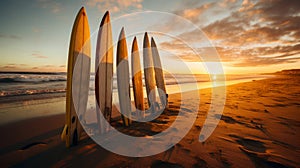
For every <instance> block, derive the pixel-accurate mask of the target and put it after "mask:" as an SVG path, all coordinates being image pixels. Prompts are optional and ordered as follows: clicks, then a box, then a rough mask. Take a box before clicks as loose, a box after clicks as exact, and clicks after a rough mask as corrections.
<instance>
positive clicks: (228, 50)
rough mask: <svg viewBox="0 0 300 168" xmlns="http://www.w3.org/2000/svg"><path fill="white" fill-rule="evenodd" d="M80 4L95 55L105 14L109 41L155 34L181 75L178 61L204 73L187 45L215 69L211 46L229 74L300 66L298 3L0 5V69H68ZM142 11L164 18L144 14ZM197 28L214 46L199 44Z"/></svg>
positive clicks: (146, 0) (7, 1) (167, 0)
mask: <svg viewBox="0 0 300 168" xmlns="http://www.w3.org/2000/svg"><path fill="white" fill-rule="evenodd" d="M81 6H84V7H86V11H87V13H88V17H89V24H90V30H91V33H92V37H91V39H92V48H93V50H92V57H94V47H95V45H96V42H95V40H94V39H95V37H96V33H97V30H98V26H99V23H100V21H101V18H102V16H103V14H104V13H105V11H107V10H109V11H110V13H111V19H112V20H113V21H112V27H113V36H114V40H117V37H118V34H119V32H120V29H121V27H122V26H124V27H125V32H126V34H128V35H130V37H128V42H127V43H128V49H129V50H131V42H132V38H133V36H134V35H137V36H138V40H139V47H140V48H141V47H142V43H141V42H142V33H143V31H150V32H153V30H157V31H158V32H157V34H155V33H152V36H154V37H155V39H156V40H157V46H158V47H159V49H161V50H162V51H161V57H162V62H163V63H164V66H168V67H169V68H168V69H169V70H170V71H174V72H178V73H180V72H182V73H185V70H184V67H182V66H181V65H178V66H174V65H177V63H178V60H181V61H184V63H185V64H186V65H187V66H188V67H189V68H191V69H192V71H193V72H194V73H204V71H205V70H204V69H203V67H202V68H201V67H199V65H200V64H201V61H204V60H201V59H199V57H198V56H197V55H195V53H193V52H192V50H191V49H190V47H192V48H193V51H194V52H195V51H196V52H198V54H200V55H201V56H202V57H203V58H204V57H205V59H207V58H209V59H207V61H208V62H209V63H211V64H213V62H214V61H218V60H215V59H210V56H211V55H210V54H211V53H210V48H211V46H214V47H215V48H216V50H217V51H218V53H219V55H220V58H221V61H222V63H223V68H224V70H225V72H226V73H264V72H274V71H279V70H282V69H291V68H300V1H299V0H265V1H248V0H244V1H238V0H220V1H198V0H189V1H186V0H164V1H161V0H128V1H121V0H110V1H108V0H81V1H80V0H72V1H57V0H56V1H55V0H54V1H52V0H27V1H19V0H4V1H2V2H1V6H0V8H1V15H0V21H1V24H0V51H1V52H0V57H1V60H0V71H39V72H41V71H43V72H44V71H55V72H58V71H59V72H61V71H66V62H67V55H68V47H69V40H70V34H71V29H72V25H73V22H74V19H75V16H76V14H77V12H78V10H79V9H80V8H81ZM143 11H159V12H161V14H160V13H159V12H156V13H155V12H154V13H151V14H146V15H143V14H141V13H142V12H143ZM136 12H140V13H136ZM168 13H169V14H168ZM174 17H176V18H175V19H174ZM122 18H123V19H122ZM179 18H180V19H181V20H183V21H179V20H178V19H179ZM186 23H187V24H186ZM191 25H194V26H191ZM201 30H202V31H203V33H204V34H205V35H206V36H207V38H208V39H209V40H210V42H211V43H212V44H211V46H205V45H202V43H201V42H202V40H203V39H201V37H202V35H201V37H200V36H199V34H201V33H199V31H201ZM150 35H151V33H150ZM168 35H169V36H168ZM199 37H200V38H199ZM203 38H206V37H204V36H203ZM178 39H179V40H178ZM186 43H189V46H187V45H186ZM170 53H172V54H170ZM114 54H115V53H114ZM174 55H175V56H174ZM181 67H182V69H181Z"/></svg>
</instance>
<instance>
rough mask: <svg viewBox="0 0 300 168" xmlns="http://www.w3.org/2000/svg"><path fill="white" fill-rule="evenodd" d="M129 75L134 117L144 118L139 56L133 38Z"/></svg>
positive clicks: (135, 41) (135, 40)
mask: <svg viewBox="0 0 300 168" xmlns="http://www.w3.org/2000/svg"><path fill="white" fill-rule="evenodd" d="M131 75H132V88H133V95H134V104H135V107H136V109H137V111H138V112H137V113H136V117H137V118H144V117H145V116H144V115H145V114H144V110H145V105H144V94H143V81H142V69H141V62H140V55H139V48H138V44H137V39H136V37H134V39H133V42H132V49H131Z"/></svg>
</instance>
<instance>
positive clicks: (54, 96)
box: [0, 72, 272, 125]
mask: <svg viewBox="0 0 300 168" xmlns="http://www.w3.org/2000/svg"><path fill="white" fill-rule="evenodd" d="M211 77H212V80H214V81H221V82H219V83H221V84H222V85H223V84H226V85H231V84H236V83H242V82H247V81H252V80H259V79H264V78H269V77H272V75H227V76H226V83H224V82H222V80H224V79H221V78H220V76H218V75H212V76H211ZM113 79H114V81H113V104H114V105H117V106H118V94H117V83H116V75H115V76H114V78H113ZM66 80H67V77H66V73H32V72H13V73H7V72H0V125H2V124H7V123H11V122H16V121H20V120H24V119H29V118H34V117H44V116H48V115H55V114H63V113H65V91H66ZM94 80H95V78H94V74H93V73H92V74H91V78H90V90H89V99H88V107H87V108H88V109H89V110H90V111H94V109H95V106H96V104H95V95H94V94H95V89H94V87H95V85H94V83H95V82H94ZM130 83H131V80H130ZM165 83H166V90H167V93H168V94H173V93H180V92H185V91H190V90H195V89H203V88H209V87H214V85H213V82H211V80H210V78H209V76H208V75H204V74H201V75H199V74H197V75H192V74H165ZM131 85H132V83H131ZM131 95H132V96H131V99H133V93H132V88H131ZM156 95H158V94H156ZM144 96H145V97H146V89H145V88H144ZM157 99H159V98H157ZM92 114H94V113H92Z"/></svg>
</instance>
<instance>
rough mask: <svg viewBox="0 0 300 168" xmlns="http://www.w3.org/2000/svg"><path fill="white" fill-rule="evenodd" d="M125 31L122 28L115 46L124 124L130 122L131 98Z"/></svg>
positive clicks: (120, 103) (127, 124)
mask: <svg viewBox="0 0 300 168" xmlns="http://www.w3.org/2000/svg"><path fill="white" fill-rule="evenodd" d="M127 52H128V51H127V43H126V38H125V31H124V28H122V30H121V32H120V35H119V41H118V46H117V83H118V94H119V105H120V111H121V116H122V120H123V124H124V126H129V125H130V124H131V120H130V118H131V99H130V85H129V65H128V53H127Z"/></svg>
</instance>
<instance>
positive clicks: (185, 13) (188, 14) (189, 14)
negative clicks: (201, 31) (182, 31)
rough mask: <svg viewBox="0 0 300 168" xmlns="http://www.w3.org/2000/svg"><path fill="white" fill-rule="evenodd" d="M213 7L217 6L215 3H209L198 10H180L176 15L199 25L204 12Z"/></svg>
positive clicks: (197, 8)
mask: <svg viewBox="0 0 300 168" xmlns="http://www.w3.org/2000/svg"><path fill="white" fill-rule="evenodd" d="M213 5H215V3H207V4H203V5H201V6H199V7H196V8H188V9H184V10H178V11H175V12H174V13H175V14H177V15H179V16H182V17H184V18H186V19H188V20H191V21H193V22H195V23H197V22H199V21H200V15H201V14H202V13H203V12H205V11H207V10H208V9H210V8H211V7H212V6H213Z"/></svg>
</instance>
